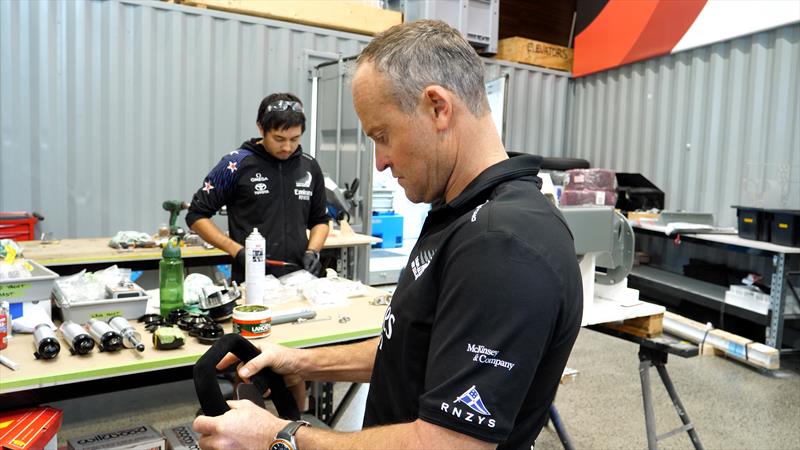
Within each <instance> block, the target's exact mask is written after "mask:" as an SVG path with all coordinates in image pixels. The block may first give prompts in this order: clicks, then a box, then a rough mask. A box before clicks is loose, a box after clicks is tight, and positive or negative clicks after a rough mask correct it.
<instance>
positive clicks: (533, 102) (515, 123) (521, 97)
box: [484, 59, 570, 156]
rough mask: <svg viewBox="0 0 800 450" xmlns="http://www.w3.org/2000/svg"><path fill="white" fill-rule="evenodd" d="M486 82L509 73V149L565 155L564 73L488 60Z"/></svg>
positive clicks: (538, 153) (568, 79) (507, 94)
mask: <svg viewBox="0 0 800 450" xmlns="http://www.w3.org/2000/svg"><path fill="white" fill-rule="evenodd" d="M484 64H485V65H486V80H487V81H490V80H493V79H495V78H499V77H501V76H503V75H505V74H508V76H509V80H508V86H507V91H506V96H507V103H506V116H505V120H506V128H505V132H506V136H505V138H504V143H505V145H506V148H507V149H508V150H512V151H518V152H524V153H533V154H537V155H542V156H563V155H564V152H565V150H566V148H565V145H566V142H567V94H568V92H569V83H570V78H569V76H568V75H567V74H566V73H564V72H558V71H555V70H547V69H540V68H537V67H534V66H526V65H522V64H514V63H509V62H505V61H499V60H495V59H484Z"/></svg>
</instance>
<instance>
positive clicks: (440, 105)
mask: <svg viewBox="0 0 800 450" xmlns="http://www.w3.org/2000/svg"><path fill="white" fill-rule="evenodd" d="M422 96H423V102H424V106H425V111H426V112H428V113H429V114H430V116H431V119H432V120H433V123H434V125H435V126H436V129H437V130H438V131H442V130H445V129H447V128H448V127H449V126H450V123H451V121H452V120H453V106H454V105H453V102H454V100H455V99H454V97H453V94H452V92H450V91H448V90H447V89H445V88H443V87H442V86H439V85H435V84H434V85H431V86H428V87H426V88H425V89H423V90H422Z"/></svg>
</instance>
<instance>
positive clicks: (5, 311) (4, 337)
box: [0, 302, 11, 350]
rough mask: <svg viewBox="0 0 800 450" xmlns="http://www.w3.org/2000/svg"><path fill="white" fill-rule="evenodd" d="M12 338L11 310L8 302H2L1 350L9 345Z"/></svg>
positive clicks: (0, 308)
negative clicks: (9, 339)
mask: <svg viewBox="0 0 800 450" xmlns="http://www.w3.org/2000/svg"><path fill="white" fill-rule="evenodd" d="M9 337H11V308H10V307H9V305H8V302H0V350H2V349H4V348H6V346H7V345H8V338H9Z"/></svg>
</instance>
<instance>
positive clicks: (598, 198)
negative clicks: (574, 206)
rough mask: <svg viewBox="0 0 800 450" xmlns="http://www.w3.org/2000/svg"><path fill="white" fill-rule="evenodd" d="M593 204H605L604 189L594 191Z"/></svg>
mask: <svg viewBox="0 0 800 450" xmlns="http://www.w3.org/2000/svg"><path fill="white" fill-rule="evenodd" d="M594 204H595V205H605V204H606V193H605V191H597V192H595V193H594Z"/></svg>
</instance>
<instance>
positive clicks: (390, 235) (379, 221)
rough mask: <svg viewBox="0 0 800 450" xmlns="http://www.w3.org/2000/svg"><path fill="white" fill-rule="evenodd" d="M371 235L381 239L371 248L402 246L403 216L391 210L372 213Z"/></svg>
mask: <svg viewBox="0 0 800 450" xmlns="http://www.w3.org/2000/svg"><path fill="white" fill-rule="evenodd" d="M372 235H373V236H375V237H377V238H380V239H383V242H381V243H379V244H373V245H372V248H397V247H402V246H403V216H401V215H398V214H395V213H393V212H387V213H375V212H373V213H372Z"/></svg>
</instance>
